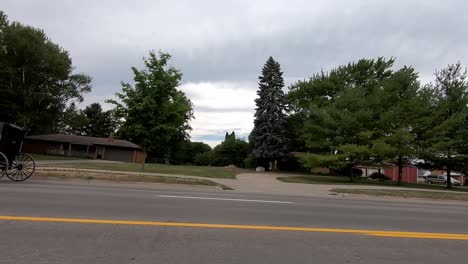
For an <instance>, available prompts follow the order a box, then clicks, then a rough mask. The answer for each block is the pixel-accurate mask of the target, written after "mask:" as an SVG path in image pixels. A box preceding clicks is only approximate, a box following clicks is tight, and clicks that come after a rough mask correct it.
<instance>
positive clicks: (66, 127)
mask: <svg viewBox="0 0 468 264" xmlns="http://www.w3.org/2000/svg"><path fill="white" fill-rule="evenodd" d="M87 125H88V120H87V118H86V116H85V115H83V113H82V111H81V110H79V109H78V108H77V107H76V105H75V103H73V102H72V103H71V104H70V106H69V107H67V108H66V109H65V111H63V113H62V115H61V116H60V118H59V120H58V122H57V132H59V133H60V134H68V135H78V136H84V135H86V132H85V131H86V126H87Z"/></svg>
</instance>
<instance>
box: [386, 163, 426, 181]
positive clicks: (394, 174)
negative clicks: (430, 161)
mask: <svg viewBox="0 0 468 264" xmlns="http://www.w3.org/2000/svg"><path fill="white" fill-rule="evenodd" d="M384 174H385V175H386V176H388V177H390V178H391V179H392V181H398V167H396V166H395V167H387V168H385V169H384ZM403 182H405V183H418V168H416V167H403Z"/></svg>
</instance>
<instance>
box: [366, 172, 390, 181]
mask: <svg viewBox="0 0 468 264" xmlns="http://www.w3.org/2000/svg"><path fill="white" fill-rule="evenodd" d="M369 178H371V179H373V180H379V181H390V180H391V179H390V177H388V176H386V175H385V174H382V173H378V172H374V173H372V174H371V175H369Z"/></svg>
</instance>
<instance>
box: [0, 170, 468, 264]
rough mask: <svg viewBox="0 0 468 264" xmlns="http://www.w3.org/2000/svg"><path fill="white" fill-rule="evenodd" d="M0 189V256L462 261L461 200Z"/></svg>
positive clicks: (45, 186) (79, 186)
mask: <svg viewBox="0 0 468 264" xmlns="http://www.w3.org/2000/svg"><path fill="white" fill-rule="evenodd" d="M0 198H1V200H2V204H1V205H0V234H1V237H2V239H1V240H0V252H2V258H1V259H0V263H15V264H17V263H441V262H450V263H467V262H468V240H463V239H467V238H468V236H466V235H465V236H463V235H459V234H468V225H467V223H468V204H462V203H444V202H430V201H395V200H389V201H385V200H371V199H357V198H350V197H346V196H345V197H339V196H329V197H326V196H323V197H306V196H286V195H267V194H253V193H241V192H229V191H222V190H214V189H208V188H197V187H186V186H171V185H158V184H150V185H148V184H116V183H97V182H94V183H89V184H88V183H86V182H80V181H40V180H34V179H33V180H31V181H27V182H24V183H20V184H14V183H10V182H8V181H4V180H3V181H0ZM14 217H29V218H24V219H20V218H18V219H16V218H14ZM115 220H118V221H117V222H115ZM112 221H114V222H112ZM197 224H202V225H197ZM233 225H235V226H233ZM278 227H280V228H278ZM382 231H396V232H391V233H389V232H382ZM415 232H417V233H415ZM434 233H448V234H434ZM412 237H414V238H412ZM423 237H426V238H423ZM427 237H430V238H427ZM454 238H455V239H454Z"/></svg>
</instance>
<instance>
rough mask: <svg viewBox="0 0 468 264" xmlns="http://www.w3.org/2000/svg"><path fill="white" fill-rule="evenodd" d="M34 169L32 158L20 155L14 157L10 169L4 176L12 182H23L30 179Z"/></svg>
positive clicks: (27, 155) (23, 154) (34, 163)
mask: <svg viewBox="0 0 468 264" xmlns="http://www.w3.org/2000/svg"><path fill="white" fill-rule="evenodd" d="M35 169H36V162H35V161H34V158H33V157H32V156H31V155H29V154H25V153H20V154H18V155H16V157H15V160H13V162H12V163H11V166H10V169H9V170H7V171H6V176H7V177H8V179H10V180H12V181H24V180H26V179H28V178H29V177H31V175H32V174H33V173H34V170H35Z"/></svg>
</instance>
